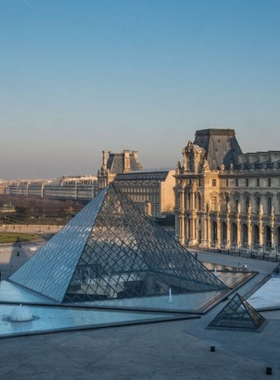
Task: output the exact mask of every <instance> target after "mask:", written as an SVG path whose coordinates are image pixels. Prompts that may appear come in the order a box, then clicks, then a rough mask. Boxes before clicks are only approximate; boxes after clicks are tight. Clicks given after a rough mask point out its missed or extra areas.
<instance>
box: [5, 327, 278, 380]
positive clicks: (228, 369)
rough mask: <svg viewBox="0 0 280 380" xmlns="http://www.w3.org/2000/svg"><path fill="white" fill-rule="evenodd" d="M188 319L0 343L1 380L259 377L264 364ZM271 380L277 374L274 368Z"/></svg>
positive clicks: (167, 379)
mask: <svg viewBox="0 0 280 380" xmlns="http://www.w3.org/2000/svg"><path fill="white" fill-rule="evenodd" d="M188 324H189V321H186V322H182V321H180V322H169V323H161V324H156V325H146V326H131V327H126V328H123V327H121V328H110V329H106V330H99V331H87V332H74V333H61V334H55V335H47V336H36V337H26V338H11V339H7V340H2V341H1V352H0V360H1V367H0V377H1V378H2V379H5V380H17V379H18V380H27V379H28V380H34V379H40V380H47V379H48V380H52V379H53V380H64V379H68V380H72V379H73V380H74V379H89V380H90V379H95V380H97V379H98V380H109V379H110V380H111V379H114V380H138V379H139V380H140V379H141V380H148V379H149V380H171V379H172V380H186V379H187V380H194V379H195V380H217V379H223V380H235V379H236V380H237V379H238V380H240V379H246V380H251V379H252V380H258V379H267V375H266V374H265V363H263V362H262V361H261V359H260V358H256V359H257V360H251V359H248V358H246V357H244V355H243V354H242V353H241V354H236V353H233V352H231V351H230V350H229V349H224V348H223V347H222V346H218V347H216V352H210V344H209V342H206V341H204V339H198V338H196V337H193V336H191V335H189V334H187V333H186V332H185V331H186V328H187V326H188ZM272 378H275V379H277V378H278V379H279V378H280V372H279V371H278V370H274V369H273V376H272Z"/></svg>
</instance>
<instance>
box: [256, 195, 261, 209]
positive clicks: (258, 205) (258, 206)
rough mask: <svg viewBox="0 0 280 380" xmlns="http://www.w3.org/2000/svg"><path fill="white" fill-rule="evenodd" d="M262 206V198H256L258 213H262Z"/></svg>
mask: <svg viewBox="0 0 280 380" xmlns="http://www.w3.org/2000/svg"><path fill="white" fill-rule="evenodd" d="M260 205H261V198H260V197H256V211H257V212H259V211H260Z"/></svg>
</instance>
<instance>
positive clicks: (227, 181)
mask: <svg viewBox="0 0 280 380" xmlns="http://www.w3.org/2000/svg"><path fill="white" fill-rule="evenodd" d="M226 187H228V178H227V179H226Z"/></svg>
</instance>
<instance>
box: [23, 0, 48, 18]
mask: <svg viewBox="0 0 280 380" xmlns="http://www.w3.org/2000/svg"><path fill="white" fill-rule="evenodd" d="M24 2H25V4H27V6H28V7H29V8H30V9H31V10H32V12H33V13H35V15H36V16H37V17H38V18H39V19H40V20H41V21H43V23H44V24H46V22H45V20H44V19H43V17H42V16H41V15H40V13H39V12H38V11H37V10H36V9H35V8H34V7H33V5H32V4H31V3H30V2H29V1H28V0H24Z"/></svg>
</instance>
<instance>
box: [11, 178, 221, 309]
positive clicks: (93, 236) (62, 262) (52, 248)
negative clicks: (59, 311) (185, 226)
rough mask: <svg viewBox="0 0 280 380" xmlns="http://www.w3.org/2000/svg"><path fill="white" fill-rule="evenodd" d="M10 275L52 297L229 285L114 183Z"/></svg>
mask: <svg viewBox="0 0 280 380" xmlns="http://www.w3.org/2000/svg"><path fill="white" fill-rule="evenodd" d="M9 281H12V282H14V283H17V284H19V285H22V286H24V287H25V288H28V289H31V290H33V291H35V292H37V293H40V294H42V295H44V296H46V297H49V298H51V299H52V300H54V301H56V302H58V303H69V302H87V301H90V302H94V301H100V300H111V299H124V298H136V297H147V296H156V295H163V294H168V292H169V289H171V290H172V293H173V294H182V293H187V292H203V291H215V290H225V289H227V287H226V286H225V285H224V284H223V283H222V282H221V281H220V280H219V279H218V278H217V277H216V276H214V275H213V274H212V273H211V272H210V271H209V270H208V269H206V268H205V267H204V266H203V265H202V264H201V263H200V262H199V261H198V260H197V259H196V258H195V257H193V255H192V254H191V253H189V252H188V251H187V250H186V249H185V248H184V247H183V246H182V245H181V244H179V243H178V242H177V241H176V240H175V239H174V238H173V237H172V236H170V235H169V234H168V233H167V232H166V231H165V230H164V229H162V228H161V227H160V226H159V225H157V224H156V223H155V222H154V221H153V220H152V219H151V218H150V217H148V216H147V215H146V214H144V213H143V212H142V211H141V210H140V209H138V207H137V206H135V204H134V203H133V202H132V201H131V200H130V199H129V198H128V197H127V196H126V195H125V194H124V193H123V192H122V191H121V190H120V189H119V188H118V186H117V185H116V184H114V183H111V184H110V185H109V186H108V187H107V188H105V189H104V190H103V191H102V192H101V193H100V194H99V195H98V196H97V197H96V198H94V199H93V200H92V201H91V202H90V203H89V204H88V205H87V206H86V207H85V208H84V209H83V210H82V211H81V212H79V213H78V214H77V215H76V217H75V218H73V219H72V220H71V221H70V222H69V223H68V224H67V225H66V226H65V227H64V228H63V229H62V230H61V231H60V232H58V233H57V234H56V235H55V236H54V237H53V238H52V239H51V240H50V241H49V242H48V243H46V245H44V246H43V247H42V248H41V249H40V250H39V251H38V252H37V254H35V255H34V256H33V257H32V258H31V259H30V260H29V261H28V262H27V263H26V264H25V265H24V266H22V267H21V268H20V269H19V270H18V271H17V272H16V273H14V274H13V275H12V276H11V277H10V278H9Z"/></svg>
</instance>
